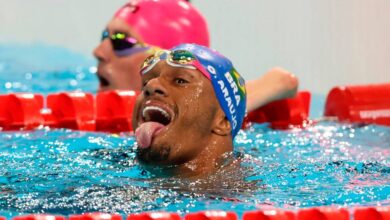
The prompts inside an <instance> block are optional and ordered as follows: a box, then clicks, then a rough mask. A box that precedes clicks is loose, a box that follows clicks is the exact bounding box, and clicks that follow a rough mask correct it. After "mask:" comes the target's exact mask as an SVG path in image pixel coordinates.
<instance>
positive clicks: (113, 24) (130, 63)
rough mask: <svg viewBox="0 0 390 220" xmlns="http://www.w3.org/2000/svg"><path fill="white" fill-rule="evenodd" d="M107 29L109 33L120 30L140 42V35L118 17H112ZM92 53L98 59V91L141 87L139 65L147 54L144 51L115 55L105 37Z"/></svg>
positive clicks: (137, 88)
mask: <svg viewBox="0 0 390 220" xmlns="http://www.w3.org/2000/svg"><path fill="white" fill-rule="evenodd" d="M107 30H108V32H109V33H110V35H111V34H113V33H116V32H122V33H125V34H126V35H127V36H131V37H134V38H135V39H137V40H138V41H139V42H142V39H141V38H140V36H138V35H137V33H135V32H134V31H133V30H132V29H131V27H129V26H128V25H127V24H126V23H125V22H124V21H123V20H121V19H119V18H113V19H112V20H111V21H110V22H109V23H108V25H107ZM93 54H94V56H95V57H96V58H97V60H98V68H97V77H98V78H99V81H100V86H99V90H100V91H102V90H110V89H126V90H140V89H141V75H140V66H141V64H142V62H143V61H144V59H145V58H146V57H147V56H148V55H147V54H146V53H144V52H139V53H136V54H132V55H130V56H117V55H116V54H115V52H114V50H113V47H112V44H111V42H110V40H109V39H105V40H103V41H102V42H100V44H99V45H98V46H97V47H96V48H95V50H94V52H93Z"/></svg>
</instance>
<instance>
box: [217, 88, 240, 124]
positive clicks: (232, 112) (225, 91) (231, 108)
mask: <svg viewBox="0 0 390 220" xmlns="http://www.w3.org/2000/svg"><path fill="white" fill-rule="evenodd" d="M218 84H219V86H220V89H221V91H222V93H223V97H224V99H225V101H226V103H227V106H228V109H229V113H230V115H231V117H232V118H231V123H232V127H233V130H234V129H235V128H236V127H237V119H236V114H235V113H236V110H235V108H234V105H233V101H232V99H231V98H230V96H229V90H228V89H227V88H226V86H225V83H224V82H223V80H218Z"/></svg>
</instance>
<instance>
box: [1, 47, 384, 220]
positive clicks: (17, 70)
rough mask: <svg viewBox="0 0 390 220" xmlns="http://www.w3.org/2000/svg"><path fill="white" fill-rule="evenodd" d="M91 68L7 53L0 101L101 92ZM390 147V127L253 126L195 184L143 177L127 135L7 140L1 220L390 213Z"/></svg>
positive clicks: (48, 134) (42, 51)
mask: <svg viewBox="0 0 390 220" xmlns="http://www.w3.org/2000/svg"><path fill="white" fill-rule="evenodd" d="M5 49H6V50H5ZM22 52H24V53H26V55H25V56H26V57H24V56H23V57H21V56H20V54H23V53H22ZM52 53H54V54H55V55H56V56H52V55H51V56H49V55H50V54H52ZM47 57H50V58H49V59H48V58H47ZM93 64H94V62H93V60H91V59H89V58H85V57H83V56H80V55H78V54H74V53H71V52H69V51H66V50H64V49H62V48H55V47H50V46H46V45H35V46H28V47H26V46H12V47H11V46H0V92H1V93H6V92H20V91H23V92H39V93H42V94H47V93H52V92H56V91H59V90H61V91H63V90H66V91H73V90H81V91H87V92H94V91H95V89H96V87H97V80H96V79H95V77H94V68H93V67H91V66H92V65H93ZM322 101H323V97H321V99H320V101H318V100H316V99H315V100H314V102H315V106H314V109H317V111H319V110H318V109H321V106H320V104H319V103H321V102H322ZM316 114H319V113H315V114H313V115H316ZM389 143H390V128H388V127H382V126H376V125H364V124H343V123H336V122H320V123H317V124H314V125H313V126H310V127H308V128H306V129H292V130H288V131H276V130H272V129H269V128H268V127H267V125H265V124H261V125H259V124H255V125H253V126H252V127H251V128H249V129H248V130H245V131H241V132H240V133H239V135H238V137H237V138H236V142H235V151H234V153H233V154H230V155H226V158H225V161H224V162H225V164H226V165H225V166H224V167H226V169H221V170H220V171H219V172H217V173H216V174H214V175H212V176H210V177H208V178H207V179H205V180H202V181H191V180H183V179H175V178H159V177H154V176H152V175H150V174H149V173H148V172H147V171H145V170H143V169H142V168H141V167H140V166H139V165H138V162H137V161H136V159H135V148H134V147H133V146H134V138H133V137H132V136H131V135H130V134H126V133H124V134H120V135H112V134H106V133H98V132H80V131H70V130H65V129H57V130H50V129H47V128H41V129H38V130H34V131H28V132H25V131H18V132H1V133H0V215H2V216H7V217H10V216H13V215H17V214H21V213H53V214H64V215H68V214H72V213H82V212H91V211H103V212H110V213H113V212H115V213H122V214H127V213H130V212H131V213H134V212H143V211H151V210H166V211H177V212H179V213H181V214H183V213H186V212H193V211H199V210H210V209H213V210H215V209H218V210H233V211H235V212H236V213H238V214H242V213H243V212H245V211H246V210H254V209H258V208H267V207H272V206H276V207H282V208H286V209H297V208H301V207H311V206H322V205H337V206H344V207H352V206H356V205H359V206H361V205H363V206H368V205H390V196H389V195H390V146H389ZM231 164H236V165H237V166H229V165H231ZM228 167H234V169H228Z"/></svg>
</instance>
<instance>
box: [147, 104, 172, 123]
mask: <svg viewBox="0 0 390 220" xmlns="http://www.w3.org/2000/svg"><path fill="white" fill-rule="evenodd" d="M172 119H173V114H172V112H171V111H170V110H169V109H165V108H162V107H159V106H155V105H153V106H146V107H145V108H144V109H143V110H142V121H143V122H157V123H160V124H162V125H164V126H167V125H168V124H169V123H171V121H172Z"/></svg>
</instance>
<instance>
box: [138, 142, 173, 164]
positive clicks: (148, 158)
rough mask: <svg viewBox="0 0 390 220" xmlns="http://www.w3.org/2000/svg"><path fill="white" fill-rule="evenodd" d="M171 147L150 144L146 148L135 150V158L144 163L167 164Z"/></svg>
mask: <svg viewBox="0 0 390 220" xmlns="http://www.w3.org/2000/svg"><path fill="white" fill-rule="evenodd" d="M170 152H171V147H170V146H168V145H160V146H155V145H152V146H151V147H149V148H146V149H140V148H138V150H137V158H138V160H139V161H140V162H142V163H145V164H164V165H169V164H170V163H169V155H170Z"/></svg>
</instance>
